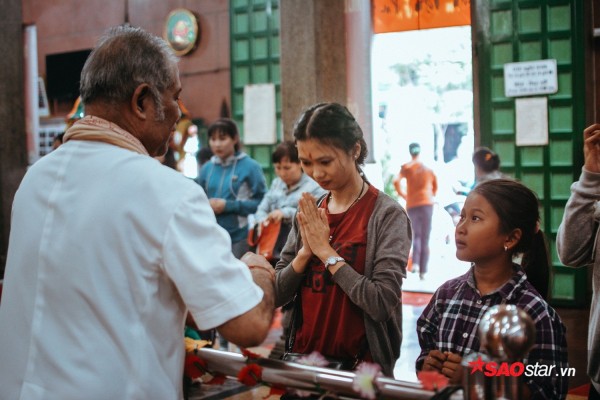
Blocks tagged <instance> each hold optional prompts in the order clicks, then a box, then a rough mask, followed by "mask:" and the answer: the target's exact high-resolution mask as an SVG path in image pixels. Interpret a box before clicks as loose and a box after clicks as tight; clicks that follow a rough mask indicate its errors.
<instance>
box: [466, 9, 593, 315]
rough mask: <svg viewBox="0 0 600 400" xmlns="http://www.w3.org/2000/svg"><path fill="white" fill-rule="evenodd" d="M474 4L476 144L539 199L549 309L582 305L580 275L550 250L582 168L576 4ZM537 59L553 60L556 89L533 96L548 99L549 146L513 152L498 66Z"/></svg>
mask: <svg viewBox="0 0 600 400" xmlns="http://www.w3.org/2000/svg"><path fill="white" fill-rule="evenodd" d="M474 3H475V8H474V16H475V17H474V19H473V29H474V31H475V53H476V55H477V58H478V65H479V67H478V71H477V75H478V82H479V87H478V91H479V93H478V97H479V112H480V115H479V116H478V117H479V119H480V132H479V136H480V143H481V145H484V146H489V147H491V148H493V149H494V150H495V151H496V152H497V153H498V154H499V155H500V159H501V160H502V164H501V169H502V172H504V173H506V174H507V175H509V176H513V177H515V178H517V179H519V180H521V181H522V182H523V183H525V184H526V185H527V186H529V187H530V188H531V189H532V190H534V191H535V192H536V193H537V194H538V197H539V198H540V202H541V210H540V211H541V214H542V229H543V230H544V232H546V235H547V237H548V241H549V245H550V250H551V254H552V265H553V272H554V276H553V282H552V300H551V302H552V303H553V304H555V305H562V306H584V305H586V304H587V299H586V293H587V290H586V279H587V275H586V272H585V271H584V270H575V269H571V268H567V267H565V266H563V265H562V264H561V263H560V261H559V259H558V256H557V255H556V249H555V240H556V232H557V230H558V226H559V225H560V222H561V218H562V215H563V211H564V206H565V204H566V202H567V200H568V198H569V194H570V190H569V188H570V186H571V183H572V182H573V181H574V180H577V179H578V177H579V173H580V171H581V165H582V156H581V145H582V143H581V132H582V131H583V128H584V124H585V97H586V96H585V82H584V76H585V69H584V49H583V48H584V46H583V39H584V32H583V25H584V24H583V23H581V22H579V23H578V22H577V21H578V20H579V21H581V14H582V11H583V0H518V1H517V0H514V1H508V0H475V1H474ZM543 59H556V61H557V73H558V86H559V87H558V91H557V93H554V94H550V95H536V96H535V97H541V96H546V97H547V100H548V145H546V146H528V147H517V146H516V141H515V134H516V128H515V126H516V115H515V98H512V97H510V98H507V97H505V95H504V64H506V63H511V62H522V61H534V60H543ZM476 117H477V116H476Z"/></svg>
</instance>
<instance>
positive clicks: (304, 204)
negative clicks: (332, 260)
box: [298, 193, 333, 258]
mask: <svg viewBox="0 0 600 400" xmlns="http://www.w3.org/2000/svg"><path fill="white" fill-rule="evenodd" d="M298 222H299V223H300V229H301V231H300V232H301V234H302V244H303V246H308V247H309V248H310V250H311V252H312V253H313V254H315V255H316V256H317V257H319V258H322V257H321V255H328V254H330V253H331V252H332V251H333V249H332V247H331V246H330V245H329V222H328V221H327V216H326V215H325V210H323V209H320V208H318V207H317V202H316V199H315V198H314V197H313V196H312V195H311V194H310V193H302V197H301V198H300V201H299V202H298Z"/></svg>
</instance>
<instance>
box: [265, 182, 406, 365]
mask: <svg viewBox="0 0 600 400" xmlns="http://www.w3.org/2000/svg"><path fill="white" fill-rule="evenodd" d="M299 237H300V233H299V230H298V227H297V221H296V218H294V221H293V226H292V231H291V232H290V235H289V237H288V240H287V243H286V244H285V246H284V248H283V250H282V253H281V259H280V260H279V262H278V263H277V265H276V267H275V269H276V270H277V278H276V282H275V306H276V307H279V306H282V305H284V304H287V303H289V302H290V301H291V300H292V299H293V298H294V295H295V294H296V292H297V291H298V288H299V286H300V284H301V282H302V281H303V279H304V274H298V273H296V271H294V269H293V268H292V266H291V262H292V260H293V259H294V257H295V256H296V254H297V252H298V251H299V250H300V247H301V246H302V243H301V240H299ZM411 240H412V230H411V225H410V220H409V219H408V216H407V214H406V211H405V210H404V208H402V206H400V204H398V202H397V201H395V200H393V199H392V198H390V197H389V196H388V195H386V194H385V193H383V192H379V194H378V196H377V200H376V201H375V208H374V210H373V214H372V215H371V218H370V220H369V224H368V226H367V247H366V257H365V274H364V275H361V274H359V273H357V272H356V271H355V270H354V269H353V268H352V267H351V266H350V265H348V264H345V265H343V266H342V267H341V268H340V269H339V270H338V271H337V272H336V274H335V275H334V276H333V281H334V282H335V283H336V284H337V285H338V286H339V287H340V288H341V289H342V290H343V291H344V292H345V293H346V295H347V296H348V297H350V300H351V301H352V302H353V303H354V304H356V305H357V306H358V307H360V308H361V309H362V310H363V312H364V321H365V330H366V336H367V342H368V346H369V351H370V353H371V356H372V357H373V360H374V361H375V362H376V363H378V364H379V365H381V367H382V372H383V373H384V374H385V375H387V376H390V377H392V376H393V374H394V365H395V363H396V360H397V359H398V358H399V357H400V345H401V343H402V279H403V278H405V277H406V263H407V260H408V254H409V251H410V246H411Z"/></svg>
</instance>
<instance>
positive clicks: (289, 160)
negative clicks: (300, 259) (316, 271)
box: [254, 140, 325, 262]
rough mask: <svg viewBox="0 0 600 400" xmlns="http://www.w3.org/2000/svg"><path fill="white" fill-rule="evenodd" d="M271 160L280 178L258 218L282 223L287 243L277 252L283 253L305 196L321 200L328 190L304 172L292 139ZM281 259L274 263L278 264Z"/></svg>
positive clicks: (274, 153) (276, 151)
mask: <svg viewBox="0 0 600 400" xmlns="http://www.w3.org/2000/svg"><path fill="white" fill-rule="evenodd" d="M271 161H272V162H273V166H274V167H275V174H276V175H277V177H276V178H275V179H274V180H273V182H272V183H271V187H270V188H269V191H268V192H267V193H266V194H265V197H263V199H262V201H261V202H260V204H259V205H258V208H257V210H256V214H254V217H255V220H256V222H257V223H262V222H264V221H267V222H280V221H281V222H282V226H281V232H280V235H279V236H280V237H281V238H283V242H282V243H281V247H279V248H277V249H276V252H275V253H276V254H279V253H280V252H281V249H282V248H283V245H284V244H285V240H286V239H287V236H288V233H289V231H290V230H291V228H292V220H293V218H294V215H295V214H296V211H297V209H298V201H299V200H300V196H301V195H302V193H310V194H312V195H313V196H314V197H316V198H318V197H320V196H321V195H323V194H324V193H325V190H323V189H322V188H321V187H320V186H319V185H317V183H316V182H315V181H314V180H312V179H311V178H310V177H309V176H308V175H306V174H305V173H304V172H303V171H302V166H301V165H300V160H299V159H298V150H297V149H296V145H295V144H294V142H292V141H291V140H288V141H285V142H283V143H281V144H279V145H278V146H277V147H276V148H275V151H274V152H273V155H272V157H271ZM277 259H278V257H277ZM277 259H275V260H274V262H277Z"/></svg>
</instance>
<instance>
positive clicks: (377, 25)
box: [371, 0, 471, 33]
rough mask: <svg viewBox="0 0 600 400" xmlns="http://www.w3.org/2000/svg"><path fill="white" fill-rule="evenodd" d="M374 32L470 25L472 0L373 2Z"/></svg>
mask: <svg viewBox="0 0 600 400" xmlns="http://www.w3.org/2000/svg"><path fill="white" fill-rule="evenodd" d="M371 1H372V3H371V5H372V13H373V30H374V31H375V33H386V32H401V31H414V30H418V29H430V28H443V27H447V26H462V25H471V1H470V0H371Z"/></svg>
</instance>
